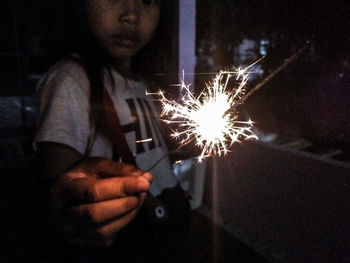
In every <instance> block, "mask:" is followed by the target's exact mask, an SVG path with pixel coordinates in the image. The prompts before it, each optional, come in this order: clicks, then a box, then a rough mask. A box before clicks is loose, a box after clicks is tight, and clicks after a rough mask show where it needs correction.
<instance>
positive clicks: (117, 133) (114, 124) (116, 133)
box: [102, 88, 137, 166]
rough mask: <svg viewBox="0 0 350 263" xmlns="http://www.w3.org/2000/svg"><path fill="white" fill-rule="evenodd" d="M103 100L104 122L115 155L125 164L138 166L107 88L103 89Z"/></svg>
mask: <svg viewBox="0 0 350 263" xmlns="http://www.w3.org/2000/svg"><path fill="white" fill-rule="evenodd" d="M102 98H103V104H104V107H105V110H104V120H105V124H106V128H107V130H108V134H109V136H110V138H111V140H112V144H113V149H114V151H115V153H116V154H118V156H119V158H121V160H122V161H123V162H125V163H128V164H132V165H134V166H137V165H136V160H135V157H134V155H133V154H132V153H131V151H130V148H129V146H128V143H127V141H126V138H125V134H124V132H123V130H122V126H121V124H120V121H119V117H118V114H117V112H116V110H115V107H114V104H113V101H112V98H111V96H110V95H109V93H108V91H107V89H106V88H103V93H102Z"/></svg>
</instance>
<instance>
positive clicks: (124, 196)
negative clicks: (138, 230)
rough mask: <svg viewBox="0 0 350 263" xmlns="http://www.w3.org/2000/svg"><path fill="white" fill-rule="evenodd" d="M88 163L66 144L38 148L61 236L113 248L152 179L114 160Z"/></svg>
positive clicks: (134, 214)
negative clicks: (119, 233)
mask: <svg viewBox="0 0 350 263" xmlns="http://www.w3.org/2000/svg"><path fill="white" fill-rule="evenodd" d="M82 158H83V156H82V154H80V153H79V152H77V151H75V150H74V149H72V148H70V147H68V146H65V145H63V144H57V143H49V142H48V143H40V144H39V145H38V163H39V164H40V167H41V168H40V173H41V174H42V175H43V176H44V178H45V179H46V180H47V181H48V182H50V184H49V188H50V189H49V192H50V207H51V209H52V212H53V216H54V219H55V223H56V226H57V228H58V230H59V233H61V234H62V235H63V238H64V239H65V240H66V241H67V242H69V243H72V244H76V245H78V246H108V245H110V244H111V243H112V242H113V240H114V238H115V235H116V233H117V232H118V231H119V230H120V229H122V228H123V227H125V226H126V225H127V224H128V223H129V222H130V221H131V220H132V219H133V218H134V217H135V216H136V214H137V211H138V209H139V207H140V205H141V203H142V202H143V200H144V199H145V195H146V192H147V191H148V190H149V187H150V182H151V180H152V175H151V174H150V173H145V174H142V172H141V171H140V170H138V169H136V168H135V167H133V166H130V165H127V164H123V163H116V162H113V161H111V160H108V159H102V158H86V159H83V160H82ZM72 166H73V167H72ZM140 175H143V176H140Z"/></svg>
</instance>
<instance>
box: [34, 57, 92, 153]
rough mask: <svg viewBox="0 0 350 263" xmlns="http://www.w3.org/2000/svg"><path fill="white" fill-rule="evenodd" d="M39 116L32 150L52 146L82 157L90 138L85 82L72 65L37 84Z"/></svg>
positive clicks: (86, 80) (56, 69)
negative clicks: (64, 147)
mask: <svg viewBox="0 0 350 263" xmlns="http://www.w3.org/2000/svg"><path fill="white" fill-rule="evenodd" d="M38 95H39V100H40V114H39V120H38V125H37V132H36V135H35V138H34V147H36V144H37V143H38V142H55V143H61V144H65V145H67V146H70V147H72V148H73V149H75V150H77V151H78V152H80V153H82V154H84V153H85V149H86V147H87V142H88V138H89V136H90V134H89V133H90V120H89V82H88V79H87V76H86V73H85V71H84V69H83V68H82V67H81V66H79V65H76V64H74V63H64V64H63V65H62V64H61V65H59V66H56V67H54V68H53V69H52V70H50V71H49V72H48V73H46V74H45V75H44V77H43V78H42V80H41V81H40V82H39V84H38Z"/></svg>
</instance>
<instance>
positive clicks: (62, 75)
mask: <svg viewBox="0 0 350 263" xmlns="http://www.w3.org/2000/svg"><path fill="white" fill-rule="evenodd" d="M88 86H89V80H88V77H87V73H86V70H85V68H84V65H83V64H82V63H80V62H79V60H76V59H72V58H64V59H61V60H60V61H58V62H57V63H56V64H54V65H52V66H51V67H50V68H49V69H48V70H47V72H46V73H45V74H44V75H43V76H42V78H41V79H40V81H39V83H38V85H37V90H38V92H41V91H43V90H44V89H46V90H47V89H49V90H51V91H57V90H61V89H70V90H74V89H80V90H85V89H86V90H87V89H88Z"/></svg>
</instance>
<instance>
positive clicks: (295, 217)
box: [204, 143, 350, 263]
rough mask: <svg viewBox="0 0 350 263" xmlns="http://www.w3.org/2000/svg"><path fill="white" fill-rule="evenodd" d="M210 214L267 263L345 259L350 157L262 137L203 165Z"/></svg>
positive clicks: (348, 253)
mask: <svg viewBox="0 0 350 263" xmlns="http://www.w3.org/2000/svg"><path fill="white" fill-rule="evenodd" d="M206 179H207V181H206V186H205V192H204V207H209V208H210V210H209V212H208V213H207V214H208V216H211V218H212V219H213V220H215V221H216V222H218V223H219V224H221V225H222V226H223V227H224V228H225V229H226V230H228V231H229V232H232V233H233V234H234V235H235V236H237V237H238V238H240V239H241V240H242V241H243V242H245V243H247V244H248V245H249V246H251V247H253V248H254V249H255V250H257V251H258V252H260V253H261V254H263V255H265V256H266V258H268V259H270V260H271V261H272V262H284V263H286V262H349V261H350V251H349V248H350V239H349V236H350V209H349V200H350V163H349V162H348V163H345V162H338V161H333V160H324V159H321V158H319V157H317V156H315V155H312V154H308V153H304V152H300V151H297V150H292V149H286V148H285V147H281V146H278V145H272V144H266V143H244V144H241V145H236V146H235V147H233V149H232V153H230V154H228V155H227V157H225V158H220V159H216V160H214V161H212V162H211V164H210V168H209V169H207V178H206Z"/></svg>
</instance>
